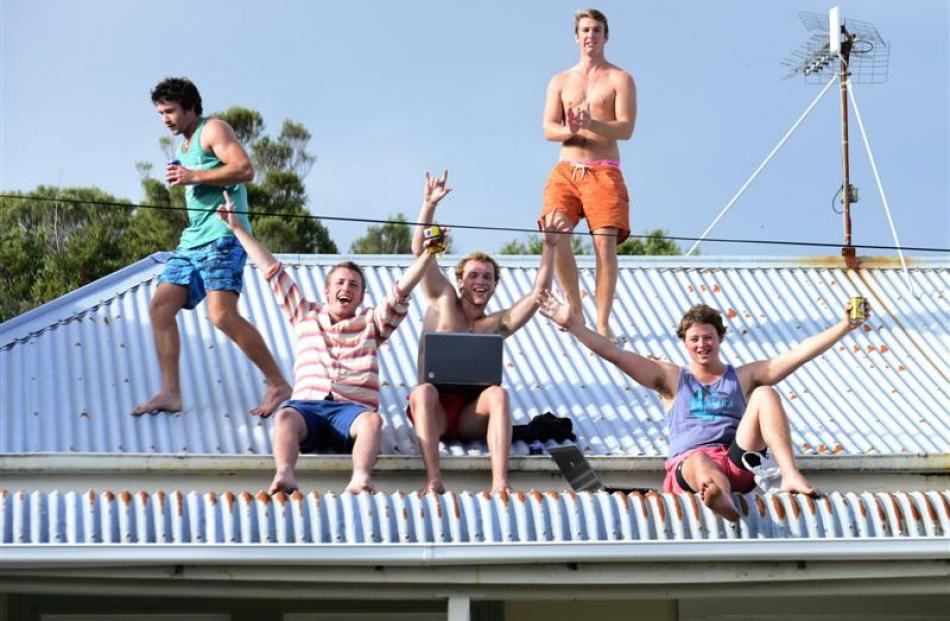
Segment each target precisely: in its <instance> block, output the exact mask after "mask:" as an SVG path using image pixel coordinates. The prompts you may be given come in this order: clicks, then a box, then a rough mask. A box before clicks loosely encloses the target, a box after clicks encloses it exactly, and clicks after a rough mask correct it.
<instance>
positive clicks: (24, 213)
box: [0, 186, 153, 321]
mask: <svg viewBox="0 0 950 621" xmlns="http://www.w3.org/2000/svg"><path fill="white" fill-rule="evenodd" d="M12 194H14V195H16V196H20V197H24V198H18V199H14V198H4V199H0V320H3V321H5V320H7V319H9V318H11V317H14V316H16V315H18V314H20V313H23V312H26V311H27V310H29V309H31V308H33V307H34V306H37V305H39V304H43V303H44V302H48V301H50V300H52V299H54V298H57V297H59V296H61V295H63V294H65V293H68V292H70V291H72V290H74V289H77V288H79V287H81V286H83V285H86V284H89V283H90V282H92V281H94V280H96V279H98V278H101V277H103V276H105V275H107V274H110V273H111V272H114V271H115V270H117V269H120V268H122V267H124V266H126V265H128V264H129V263H132V262H134V261H136V260H138V259H140V258H142V257H143V256H146V255H148V254H149V253H150V252H153V250H152V246H151V243H150V233H149V231H148V227H149V226H150V224H149V223H148V222H145V221H144V220H143V219H141V218H140V217H139V216H140V213H139V212H136V211H135V210H134V209H133V208H132V207H129V208H128V209H123V208H121V207H117V206H116V205H122V204H129V201H127V200H125V199H117V198H116V197H114V196H112V195H111V194H108V193H106V192H103V191H102V190H99V189H98V188H62V189H60V188H53V187H49V186H39V187H38V188H36V189H35V190H33V191H32V192H13V193H12ZM56 199H66V200H71V201H75V200H78V201H90V202H99V203H112V204H113V206H105V205H93V204H74V203H67V202H59V201H57V200H56Z"/></svg>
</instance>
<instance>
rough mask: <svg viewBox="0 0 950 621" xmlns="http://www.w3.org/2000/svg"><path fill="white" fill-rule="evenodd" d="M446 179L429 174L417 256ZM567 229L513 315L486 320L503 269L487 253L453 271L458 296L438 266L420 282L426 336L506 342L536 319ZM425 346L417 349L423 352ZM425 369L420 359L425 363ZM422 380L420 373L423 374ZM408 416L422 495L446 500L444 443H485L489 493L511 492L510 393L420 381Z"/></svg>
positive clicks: (550, 246)
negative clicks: (422, 473)
mask: <svg viewBox="0 0 950 621" xmlns="http://www.w3.org/2000/svg"><path fill="white" fill-rule="evenodd" d="M447 176H448V173H445V172H443V173H442V176H441V177H439V178H435V177H430V176H429V174H428V173H426V182H425V199H424V201H423V203H422V211H421V212H420V213H419V218H418V222H419V223H420V224H419V226H417V227H416V230H415V233H414V234H413V238H412V252H413V253H414V254H415V255H416V256H419V255H420V254H421V253H422V252H423V251H424V246H423V245H424V238H423V236H424V234H423V229H424V228H425V226H427V225H428V224H429V223H431V222H432V219H433V216H434V215H435V207H436V205H438V204H439V201H441V200H442V199H443V198H445V196H446V195H447V194H448V193H449V192H451V189H450V188H447V187H446V185H445V184H446V179H447ZM566 233H568V227H567V226H564V227H561V228H559V229H557V230H555V231H545V233H544V248H543V250H542V252H541V265H540V267H539V268H538V274H537V276H535V279H534V288H533V289H532V290H531V291H530V292H529V293H528V294H527V295H525V296H524V297H523V298H521V299H520V300H518V301H517V302H515V303H514V304H513V305H512V306H510V307H509V308H504V309H501V310H499V311H495V312H494V313H491V314H487V313H486V312H485V308H486V307H487V306H488V302H489V300H491V298H492V295H494V293H495V287H496V286H497V285H498V278H499V273H498V264H497V263H496V262H495V260H494V259H492V258H491V257H490V256H488V255H487V254H485V253H483V252H473V253H471V254H469V255H468V256H466V257H464V258H463V259H462V260H461V261H459V263H458V265H457V266H456V268H455V279H456V284H457V285H458V293H456V291H455V287H453V286H452V283H451V282H450V281H449V279H448V278H446V277H445V275H444V274H443V273H442V270H441V269H440V268H439V266H438V265H437V264H436V263H435V262H434V261H433V262H431V263H429V265H428V266H427V267H426V271H425V273H424V274H423V276H422V289H423V293H424V295H425V298H426V314H425V319H424V320H423V325H422V333H423V335H425V334H426V333H428V332H473V333H479V334H500V335H502V336H503V337H505V338H507V337H509V336H511V335H512V334H514V333H515V332H516V331H517V330H518V329H519V328H521V327H522V326H523V325H525V324H526V323H528V320H529V319H531V317H532V316H534V314H535V313H536V312H537V310H538V308H539V306H540V304H541V301H540V297H539V296H540V294H541V292H542V291H544V290H545V289H546V288H547V287H549V286H550V284H551V280H552V279H553V276H554V269H553V267H554V265H553V263H554V247H555V244H556V243H557V242H558V240H559V238H562V237H567V238H569V237H570V235H567V234H566ZM421 346H422V345H421V341H420V348H421ZM420 353H421V351H420ZM420 363H421V356H420ZM420 375H421V369H420ZM407 414H408V415H409V417H410V419H411V420H412V423H413V428H414V429H415V434H416V439H417V440H418V442H419V450H420V452H421V453H422V462H423V464H425V469H426V484H425V486H424V487H423V492H424V493H425V492H434V493H438V494H441V493H442V492H444V491H445V487H444V486H443V485H442V472H441V470H440V468H439V439H440V438H446V439H460V440H480V439H487V441H488V451H489V453H490V455H491V470H492V486H491V490H492V492H501V491H508V490H510V486H509V485H508V451H509V448H510V445H511V406H510V404H509V401H508V391H507V390H505V388H504V387H502V386H489V387H488V388H486V389H485V390H483V391H481V393H479V394H476V395H470V394H458V393H450V392H446V391H440V390H439V389H438V388H436V387H435V386H434V385H433V384H430V383H427V382H421V383H420V384H419V385H418V386H416V387H415V388H413V389H412V392H411V393H410V394H409V408H408V409H407Z"/></svg>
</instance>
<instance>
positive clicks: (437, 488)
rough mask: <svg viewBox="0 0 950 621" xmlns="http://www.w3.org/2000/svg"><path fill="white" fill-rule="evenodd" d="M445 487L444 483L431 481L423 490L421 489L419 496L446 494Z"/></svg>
mask: <svg viewBox="0 0 950 621" xmlns="http://www.w3.org/2000/svg"><path fill="white" fill-rule="evenodd" d="M444 493H445V486H444V485H442V481H429V482H428V483H426V484H425V485H423V486H422V487H421V488H419V495H420V496H425V495H426V494H444Z"/></svg>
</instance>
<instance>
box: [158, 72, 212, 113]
mask: <svg viewBox="0 0 950 621" xmlns="http://www.w3.org/2000/svg"><path fill="white" fill-rule="evenodd" d="M160 101H174V102H175V103H179V104H181V107H182V108H183V109H184V110H194V111H195V113H196V114H198V115H200V114H201V112H202V108H201V94H200V93H199V92H198V87H197V86H195V84H194V82H192V81H191V80H189V79H188V78H165V79H164V80H162V81H161V82H159V83H158V84H157V85H156V86H155V88H153V89H152V103H158V102H160Z"/></svg>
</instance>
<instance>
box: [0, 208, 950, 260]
mask: <svg viewBox="0 0 950 621" xmlns="http://www.w3.org/2000/svg"><path fill="white" fill-rule="evenodd" d="M0 199H13V200H23V201H28V200H32V201H40V202H47V203H65V204H67V205H96V206H100V207H115V208H121V209H155V210H158V211H216V209H190V210H189V209H187V208H185V207H173V206H170V205H149V204H146V203H120V202H118V201H99V200H85V199H78V198H54V197H48V196H26V195H18V194H0ZM234 213H238V214H246V215H247V216H248V217H250V216H276V217H279V218H293V219H309V220H327V221H331V222H359V223H362V224H395V225H399V226H420V225H421V226H429V225H430V224H431V223H428V222H399V221H396V220H380V219H376V218H356V217H353V216H320V215H314V214H288V213H278V212H268V211H250V210H248V211H240V210H234ZM439 226H443V227H446V228H450V229H465V230H473V231H507V232H513V233H533V234H538V233H540V232H541V231H539V230H538V229H532V228H519V227H507V226H487V225H479V224H440V225H439ZM552 232H554V233H557V234H558V235H611V233H593V232H591V233H583V232H580V233H578V232H575V231H571V232H561V231H552ZM629 236H630V237H634V238H638V239H651V238H652V239H655V238H660V239H667V240H670V241H684V242H685V241H704V242H713V243H722V244H764V245H771V246H807V247H818V248H840V247H841V244H840V243H833V242H812V241H789V240H781V239H735V238H724V237H706V238H700V237H688V236H684V235H645V234H636V233H630V234H629ZM852 246H854V247H855V248H867V249H870V250H912V251H915V252H945V253H950V248H933V247H927V246H899V247H898V246H889V245H883V244H852Z"/></svg>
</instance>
